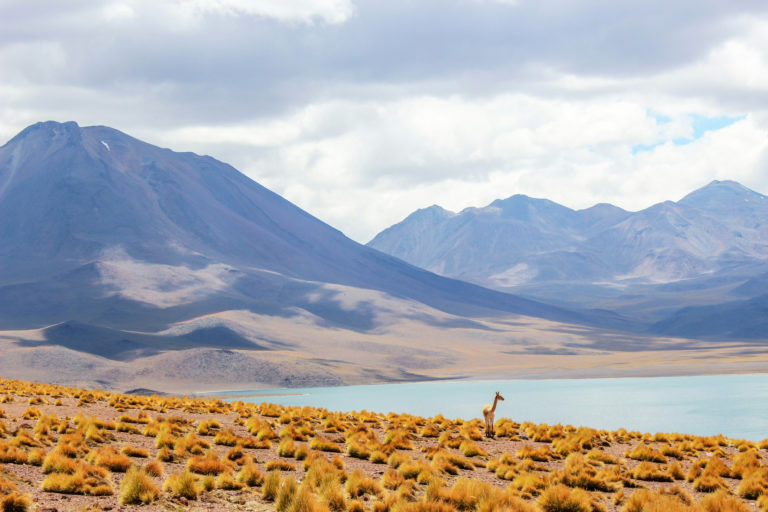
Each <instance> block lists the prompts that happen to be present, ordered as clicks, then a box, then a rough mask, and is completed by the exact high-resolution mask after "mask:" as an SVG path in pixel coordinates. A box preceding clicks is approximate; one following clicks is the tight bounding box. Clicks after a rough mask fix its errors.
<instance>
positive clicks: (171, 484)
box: [163, 469, 200, 500]
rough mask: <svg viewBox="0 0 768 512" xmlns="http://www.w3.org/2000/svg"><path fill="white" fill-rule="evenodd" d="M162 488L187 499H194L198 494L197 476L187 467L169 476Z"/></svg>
mask: <svg viewBox="0 0 768 512" xmlns="http://www.w3.org/2000/svg"><path fill="white" fill-rule="evenodd" d="M163 490H164V491H166V492H171V493H173V494H174V495H176V496H181V497H182V498H186V499H188V500H196V499H197V495H198V494H200V489H199V487H198V485H197V478H196V477H195V475H194V474H193V473H192V472H190V471H189V470H188V469H185V470H184V471H182V472H181V473H174V474H173V475H171V476H169V477H168V478H167V479H166V480H165V482H164V483H163Z"/></svg>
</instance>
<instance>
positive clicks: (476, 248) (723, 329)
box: [368, 181, 768, 337]
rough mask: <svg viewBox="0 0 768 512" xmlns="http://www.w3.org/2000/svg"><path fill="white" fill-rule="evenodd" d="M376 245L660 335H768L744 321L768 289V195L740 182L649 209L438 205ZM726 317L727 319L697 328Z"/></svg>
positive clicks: (537, 203) (518, 201)
mask: <svg viewBox="0 0 768 512" xmlns="http://www.w3.org/2000/svg"><path fill="white" fill-rule="evenodd" d="M368 245H369V246H370V247H373V248H376V249H379V250H380V251H382V252H386V253H388V254H391V255H393V256H396V257H398V258H401V259H403V260H405V261H408V262H410V263H412V264H414V265H418V266H420V267H422V268H425V269H428V270H431V271H433V272H436V273H439V274H442V275H445V276H450V277H454V278H457V279H463V280H466V281H470V282H474V283H477V284H480V285H482V286H487V287H491V288H495V289H498V290H503V291H507V292H510V293H518V294H521V295H523V296H528V297H530V298H535V299H537V300H543V301H546V302H550V303H556V304H559V305H561V306H563V307H577V306H578V307H591V308H602V309H608V310H612V311H615V312H617V313H619V314H621V315H624V316H626V317H629V318H633V319H635V320H637V321H643V322H647V323H650V324H651V325H650V326H649V330H651V331H653V332H658V333H664V334H675V335H682V336H701V335H710V336H724V337H744V336H747V337H768V330H766V329H765V328H756V327H755V326H752V327H750V328H749V329H744V328H743V327H744V326H743V322H744V321H747V322H749V320H748V319H747V318H745V317H742V315H741V314H740V313H738V311H741V310H750V309H751V310H754V304H755V303H756V301H757V302H758V303H764V302H765V300H764V299H760V298H759V297H760V296H762V295H764V294H765V293H767V292H768V290H767V289H766V288H765V287H762V286H759V284H758V282H765V280H766V278H765V276H766V275H768V274H766V271H768V199H767V198H766V196H764V195H763V194H760V193H758V192H755V191H753V190H750V189H748V188H746V187H744V186H743V185H740V184H739V183H736V182H734V181H714V182H712V183H710V184H708V185H706V186H704V187H703V188H700V189H698V190H696V191H694V192H691V193H690V194H688V195H686V196H685V197H684V198H682V199H681V200H679V201H677V202H672V201H666V202H663V203H659V204H656V205H653V206H651V207H649V208H646V209H644V210H641V211H637V212H629V211H626V210H623V209H621V208H619V207H617V206H613V205H610V204H598V205H595V206H593V207H591V208H587V209H584V210H573V209H570V208H567V207H565V206H562V205H559V204H557V203H555V202H552V201H549V200H547V199H536V198H531V197H527V196H524V195H514V196H512V197H509V198H507V199H500V200H496V201H493V202H492V203H491V204H489V205H488V206H486V207H483V208H467V209H465V210H463V211H461V212H459V213H454V212H450V211H447V210H445V209H443V208H441V207H439V206H431V207H429V208H425V209H422V210H418V211H416V212H414V213H412V214H411V215H409V216H408V217H407V218H406V219H405V220H403V221H402V222H400V223H398V224H396V225H394V226H392V227H390V228H388V229H385V230H384V231H382V232H381V233H379V234H378V235H377V236H376V237H375V238H374V239H373V240H371V241H370V242H369V243H368ZM748 300H751V301H752V302H749V303H747V302H746V301H748ZM698 306H702V307H703V306H706V309H697V307H698ZM682 308H686V309H685V311H679V310H681V309H682ZM714 311H721V312H722V314H718V315H717V316H718V317H719V318H720V321H718V322H709V323H708V324H707V325H708V326H707V327H706V328H703V327H694V324H695V323H696V321H694V320H693V319H694V318H698V317H699V316H700V315H704V316H711V315H712V314H713V313H714ZM726 312H727V313H726ZM678 316H679V318H678ZM740 324H741V325H740ZM739 325H740V326H739Z"/></svg>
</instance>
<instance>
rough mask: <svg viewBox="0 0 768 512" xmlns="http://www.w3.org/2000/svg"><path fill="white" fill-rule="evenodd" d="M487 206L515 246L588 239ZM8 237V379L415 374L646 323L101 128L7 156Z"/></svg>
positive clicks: (572, 223)
mask: <svg viewBox="0 0 768 512" xmlns="http://www.w3.org/2000/svg"><path fill="white" fill-rule="evenodd" d="M485 210H487V211H485V212H484V213H482V215H484V216H487V217H488V218H502V217H503V218H509V219H515V224H514V228H512V229H511V231H509V232H510V233H514V234H515V236H516V237H522V236H527V235H526V234H527V233H529V232H530V233H538V232H541V233H543V234H541V235H540V237H539V239H540V242H539V243H540V249H542V250H544V249H546V250H549V249H551V248H552V247H551V245H552V244H551V239H552V238H554V237H556V235H557V234H558V233H562V232H566V231H567V232H571V231H573V232H577V231H578V229H579V226H578V219H579V216H578V214H575V213H573V212H571V211H570V210H568V209H567V208H563V207H560V206H558V205H555V204H554V203H551V202H548V201H536V200H530V199H527V198H523V197H519V198H516V199H513V200H508V201H501V202H497V203H494V204H493V205H491V206H490V207H489V208H487V209H485ZM479 215H481V214H480V213H478V216H479ZM414 216H415V221H418V222H421V223H422V224H423V225H424V226H430V225H432V224H434V223H439V222H453V220H454V219H456V220H461V219H465V217H462V216H457V215H452V214H448V213H447V212H445V211H443V210H441V209H439V208H432V209H427V210H426V211H423V212H421V213H419V214H418V215H417V214H414ZM419 218H421V220H420V221H419ZM501 224H502V223H500V225H501ZM531 224H533V225H534V226H535V227H533V228H532V227H528V226H529V225H531ZM565 224H567V227H563V225H565ZM0 240H2V243H1V244H0V343H5V345H4V349H3V352H2V356H0V371H3V372H4V375H6V376H8V375H10V374H12V373H13V372H19V371H22V369H23V371H24V372H25V374H26V375H27V377H29V378H31V376H33V375H34V373H33V371H37V370H39V371H40V372H42V373H41V375H43V376H46V375H48V373H47V372H48V369H49V368H51V365H52V364H53V363H51V358H53V359H54V360H59V361H66V363H61V364H60V365H58V366H56V365H54V367H55V368H56V371H57V372H58V373H57V375H60V376H61V377H60V378H61V379H63V380H62V382H65V383H73V380H77V379H84V380H83V381H82V382H88V383H95V384H96V385H101V386H105V385H109V386H118V385H123V384H124V385H125V386H126V387H128V386H132V387H154V388H158V387H157V386H155V385H154V384H152V383H151V382H149V383H148V381H152V382H156V381H161V383H160V384H159V386H162V385H163V384H162V383H163V382H165V388H166V389H167V388H168V387H170V386H177V387H180V388H182V389H188V386H190V385H197V386H199V385H204V383H208V385H211V386H224V385H229V386H231V385H233V381H234V379H240V381H239V382H238V384H243V385H245V383H260V384H264V383H267V384H276V385H304V384H308V383H309V384H318V383H321V384H322V383H341V382H371V381H376V380H393V379H394V380H397V379H415V378H428V375H429V374H430V372H433V373H435V374H436V375H437V374H439V375H440V376H443V375H445V373H444V371H443V370H441V369H444V368H447V367H451V365H453V364H455V363H456V361H459V360H461V359H462V358H461V357H459V356H458V355H457V354H459V353H461V352H462V351H463V350H464V349H463V348H461V347H462V344H464V343H466V342H468V340H475V341H473V342H472V343H476V345H475V346H473V351H474V352H475V355H477V357H480V356H479V355H478V354H485V355H483V356H482V357H485V358H487V360H489V361H494V362H495V363H496V362H498V360H500V359H499V356H498V355H496V354H497V352H498V349H497V347H498V346H500V345H510V344H512V345H513V346H514V345H515V344H516V343H517V344H521V343H522V344H524V345H526V346H528V345H531V343H534V344H535V342H533V341H531V340H535V339H537V337H538V336H539V335H537V334H536V333H537V332H540V331H541V332H543V331H546V332H547V333H548V334H547V336H548V337H550V338H551V332H553V331H556V332H564V331H563V330H568V329H576V330H580V331H584V332H587V331H589V330H590V329H615V328H620V329H624V330H626V329H634V330H635V331H637V330H638V329H639V326H638V325H637V324H633V323H631V322H627V321H626V320H624V319H623V318H621V317H620V316H618V315H616V314H613V313H611V312H605V311H587V310H581V309H566V308H562V307H557V306H551V305H547V304H543V303H541V302H537V301H535V300H530V299H525V298H521V297H517V296H514V295H510V294H508V293H503V292H500V291H495V290H489V289H486V288H483V287H480V286H477V285H474V284H470V283H466V282H462V281H457V280H454V279H450V278H446V277H442V276H439V275H436V274H433V273H431V272H429V271H426V270H423V269H420V268H418V267H416V266H413V265H411V264H408V263H405V262H403V261H401V260H400V259H397V258H395V257H392V256H390V255H387V254H384V253H382V252H380V251H378V250H376V249H373V248H370V247H366V246H363V245H360V244H358V243H356V242H354V241H352V240H350V239H349V238H347V237H345V236H344V235H343V234H342V233H341V232H339V231H338V230H336V229H334V228H332V227H330V226H328V225H326V224H324V223H323V222H321V221H320V220H318V219H316V218H315V217H313V216H311V215H310V214H308V213H307V212H304V211H303V210H301V209H299V208H298V207H296V206H295V205H293V204H291V203H290V202H288V201H287V200H285V199H283V198H282V197H280V196H278V195H277V194H275V193H273V192H271V191H269V190H267V189H266V188H264V187H262V186H261V185H259V184H258V183H256V182H254V181H253V180H251V179H250V178H248V177H246V176H245V175H243V174H241V173H240V172H238V171H237V170H236V169H234V168H233V167H231V166H229V165H227V164H224V163H222V162H219V161H217V160H215V159H213V158H211V157H208V156H199V155H196V154H193V153H176V152H173V151H171V150H169V149H163V148H159V147H156V146H153V145H151V144H147V143H145V142H142V141H139V140H137V139H135V138H133V137H130V136H128V135H126V134H124V133H122V132H120V131H117V130H114V129H112V128H108V127H103V126H93V127H85V128H82V127H80V126H78V125H77V124H76V123H74V122H68V123H56V122H45V123H38V124H35V125H32V126H30V127H28V128H26V129H25V130H23V131H22V132H21V133H19V134H18V135H17V136H15V137H14V138H13V139H11V140H10V141H9V142H8V143H6V144H5V145H4V146H2V147H0ZM506 243H507V241H506V240H503V239H499V240H497V241H496V242H494V244H497V245H498V246H502V247H506V245H505V244H506ZM512 245H515V244H512ZM484 248H485V247H483V248H480V249H481V250H483V249H484ZM459 263H461V262H457V265H458V264H459ZM522 325H527V326H528V327H526V328H525V329H523V328H522V327H520V326H522ZM513 331H514V332H513ZM518 331H519V332H518ZM523 331H525V332H523ZM573 336H576V335H573V334H570V335H568V339H572V338H573ZM578 336H580V335H578ZM552 339H557V335H555V336H554V338H552ZM483 347H484V348H483ZM372 354H375V357H371V355H372ZM510 354H512V353H510ZM510 354H508V355H507V356H501V359H504V358H507V359H512V358H513V357H514V355H513V354H512V355H510ZM494 356H495V357H494ZM206 361H218V363H216V364H219V365H224V364H226V365H227V368H229V370H226V369H224V368H221V367H215V368H214V367H213V366H212V365H211V364H207V363H206ZM478 364H479V363H478ZM483 364H486V363H483ZM174 368H175V369H180V368H184V369H185V370H184V372H180V371H172V370H173V369H174ZM191 368H197V370H196V371H194V372H193V371H191V370H190V369H191ZM33 369H37V370H33ZM440 371H443V373H440ZM446 371H447V370H446ZM450 371H451V372H453V373H451V374H452V375H457V374H462V372H464V373H466V372H468V371H469V372H470V373H471V371H473V370H471V369H469V368H461V367H456V368H454V369H453V370H450ZM213 375H215V376H217V377H216V378H215V379H214V378H213V377H212V376H213ZM153 379H154V380H153ZM211 379H213V380H211ZM217 379H218V380H217ZM243 379H244V381H243ZM78 382H80V381H78ZM158 389H162V387H160V388H158Z"/></svg>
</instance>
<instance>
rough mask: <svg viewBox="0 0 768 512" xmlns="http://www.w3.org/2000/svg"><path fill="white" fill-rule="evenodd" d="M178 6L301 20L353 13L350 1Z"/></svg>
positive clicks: (219, 0)
mask: <svg viewBox="0 0 768 512" xmlns="http://www.w3.org/2000/svg"><path fill="white" fill-rule="evenodd" d="M178 6H179V7H180V8H181V9H183V10H185V11H187V12H189V13H193V14H211V13H215V14H223V15H228V16H238V15H249V16H263V17H265V18H273V19H276V20H280V21H286V22H302V23H313V22H314V21H316V20H320V21H323V22H325V23H331V24H337V23H344V22H345V21H347V20H348V19H349V18H350V17H351V16H352V15H353V13H354V7H353V5H352V2H351V0H290V1H286V0H185V1H179V2H178Z"/></svg>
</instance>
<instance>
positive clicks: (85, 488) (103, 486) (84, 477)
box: [40, 463, 115, 496]
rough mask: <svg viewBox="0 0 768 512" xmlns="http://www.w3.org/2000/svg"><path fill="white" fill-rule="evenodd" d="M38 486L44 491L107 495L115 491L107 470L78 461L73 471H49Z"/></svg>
mask: <svg viewBox="0 0 768 512" xmlns="http://www.w3.org/2000/svg"><path fill="white" fill-rule="evenodd" d="M40 488H41V489H42V490H43V491H46V492H58V493H63V494H84V495H88V496H109V495H112V494H114V493H115V490H114V488H113V487H112V482H111V481H110V480H109V472H108V471H107V470H105V469H103V468H100V467H96V466H92V465H90V464H85V463H80V464H78V466H77V469H76V470H75V471H74V473H71V474H68V473H50V474H49V475H48V476H46V477H45V479H44V480H43V483H42V484H41V486H40Z"/></svg>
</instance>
